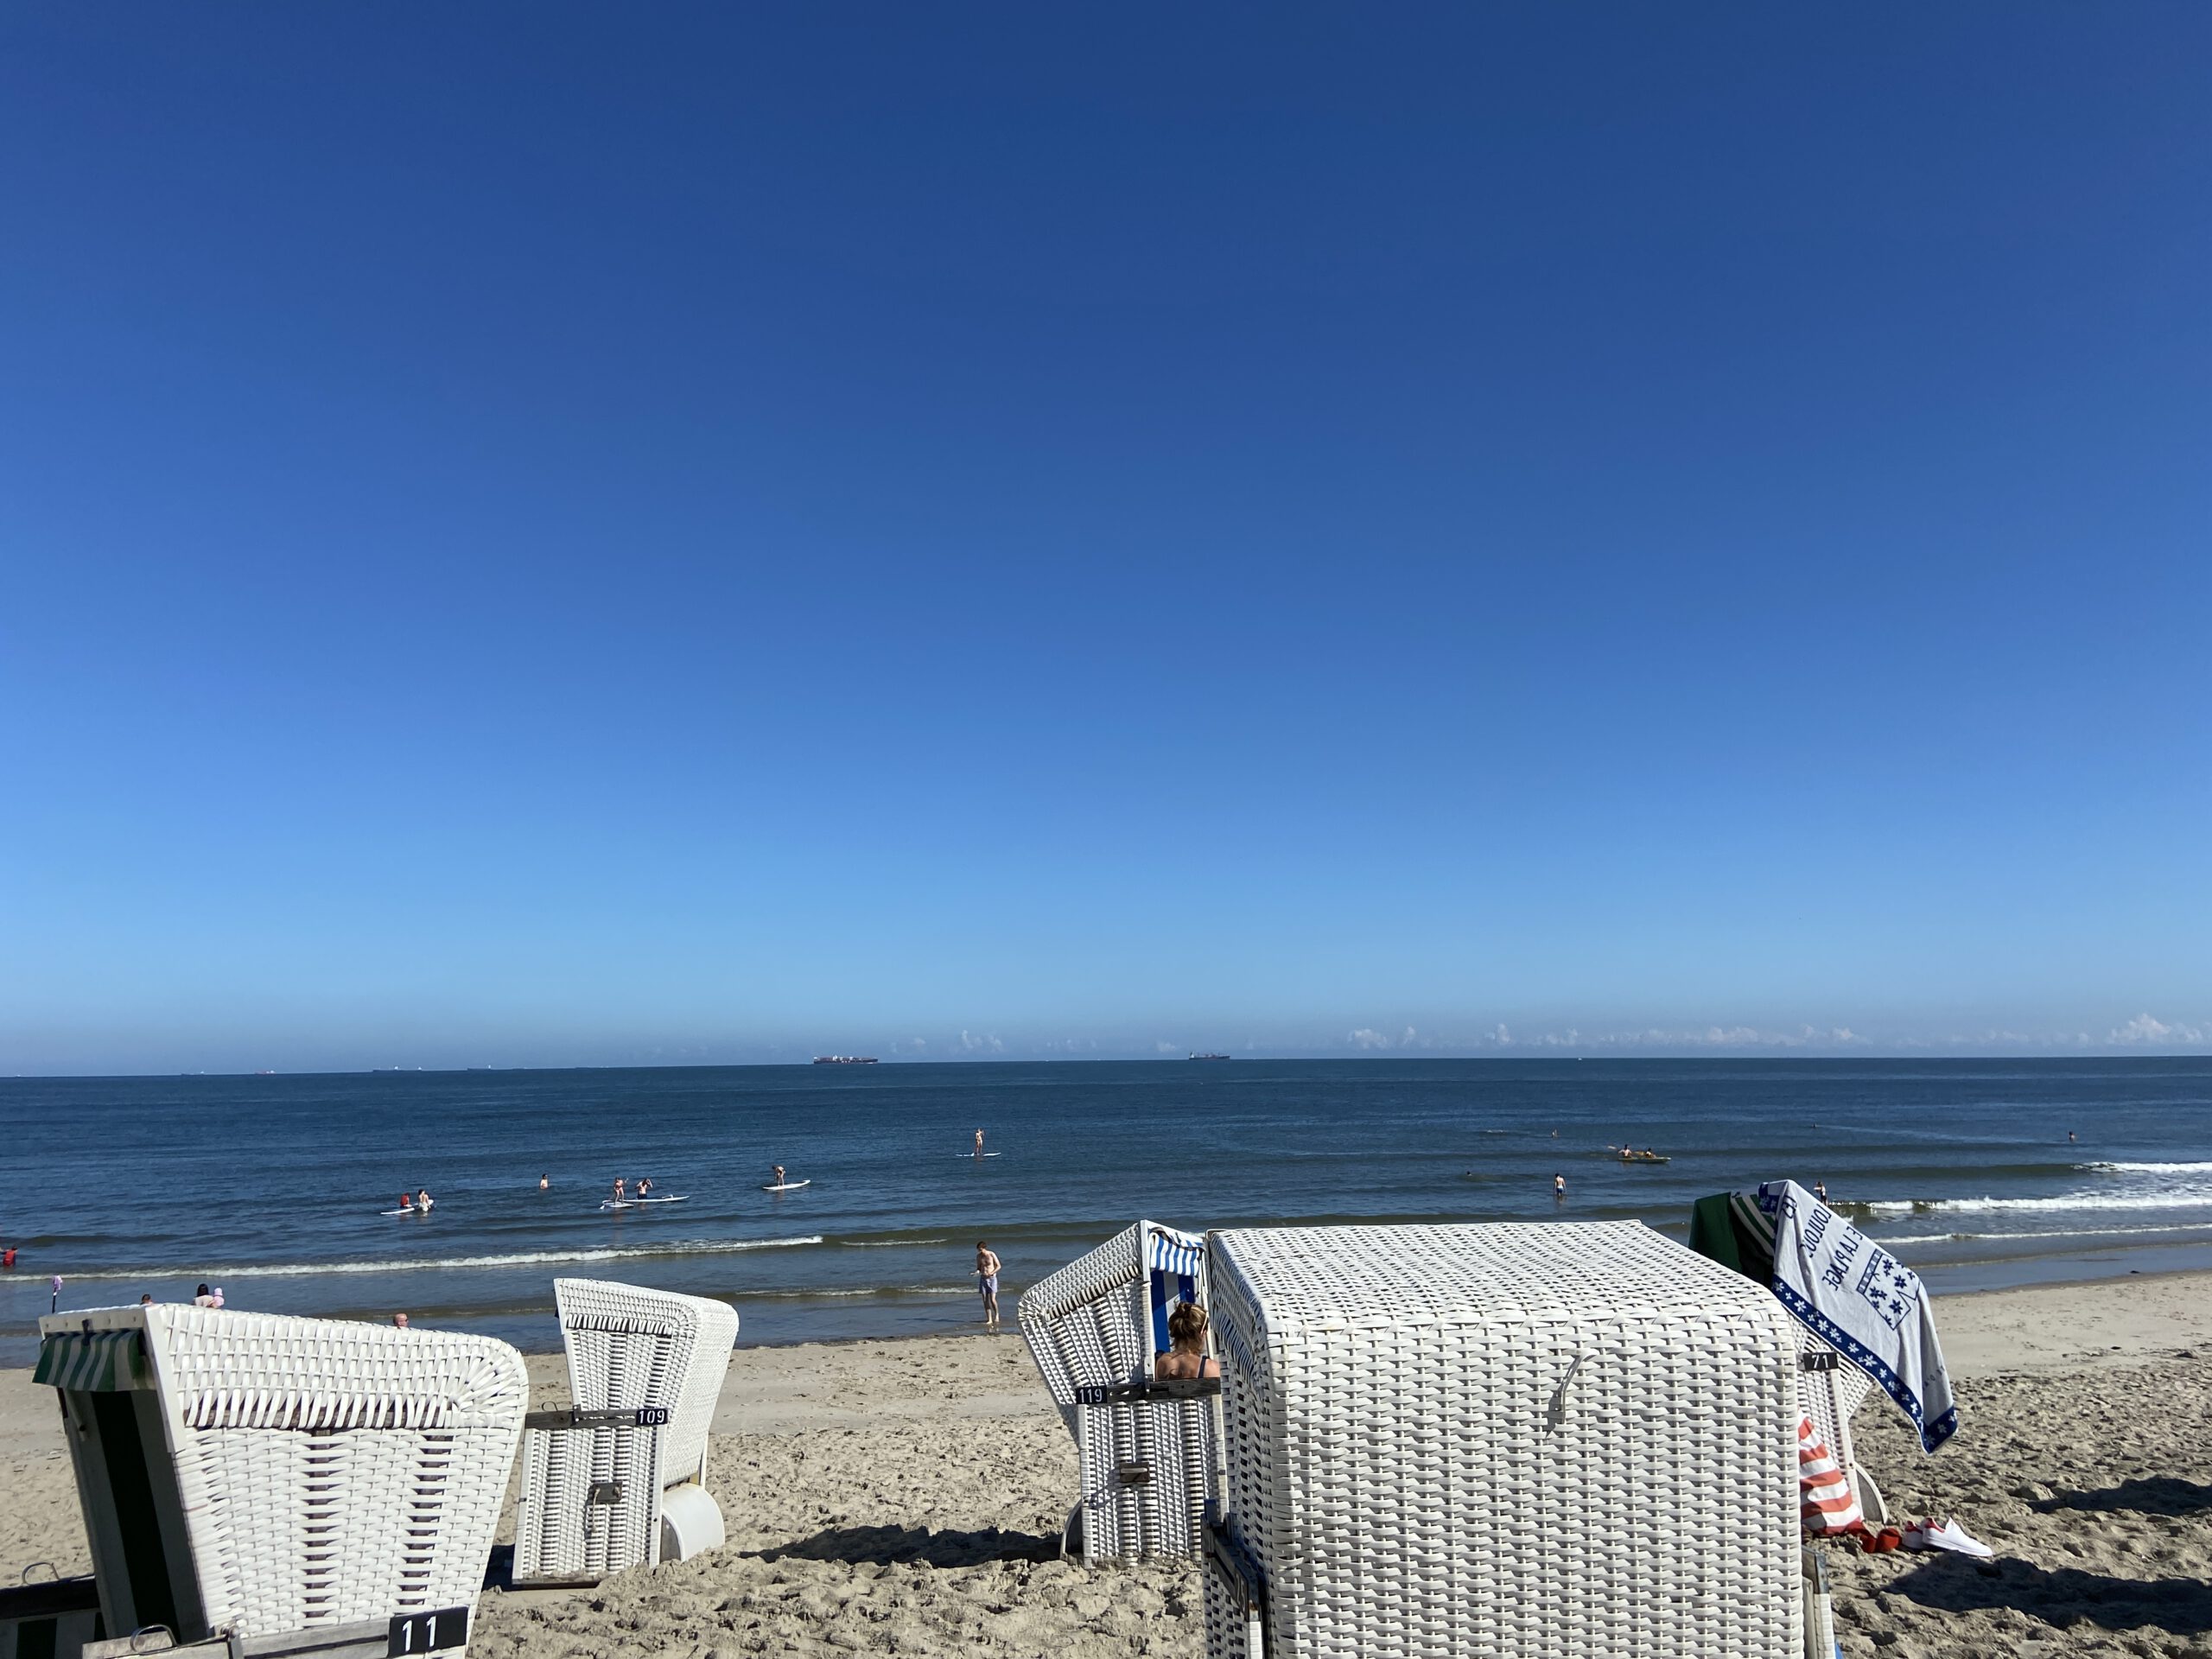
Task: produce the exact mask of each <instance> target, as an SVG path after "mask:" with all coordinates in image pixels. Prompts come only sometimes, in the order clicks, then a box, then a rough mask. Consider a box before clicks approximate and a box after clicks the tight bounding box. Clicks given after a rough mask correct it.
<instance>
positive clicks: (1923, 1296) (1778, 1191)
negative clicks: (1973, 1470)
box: [1756, 1181, 1959, 1452]
mask: <svg viewBox="0 0 2212 1659" xmlns="http://www.w3.org/2000/svg"><path fill="white" fill-rule="evenodd" d="M1756 1202H1757V1204H1758V1210H1759V1213H1760V1214H1761V1215H1762V1216H1764V1217H1767V1218H1768V1219H1770V1220H1771V1221H1772V1223H1773V1224H1774V1281H1773V1290H1774V1294H1776V1295H1777V1296H1778V1297H1780V1298H1781V1299H1782V1305H1783V1306H1784V1307H1786V1308H1788V1309H1789V1311H1790V1312H1791V1313H1794V1314H1796V1316H1797V1319H1798V1321H1799V1323H1801V1324H1802V1325H1804V1326H1805V1327H1806V1328H1807V1329H1808V1330H1809V1331H1811V1332H1813V1334H1814V1335H1815V1336H1817V1337H1819V1338H1821V1340H1822V1341H1823V1342H1826V1343H1827V1344H1828V1345H1829V1346H1831V1347H1833V1348H1837V1349H1840V1350H1841V1351H1842V1352H1843V1356H1844V1357H1845V1358H1847V1359H1848V1360H1850V1361H1851V1363H1853V1364H1854V1365H1856V1366H1858V1367H1859V1369H1860V1370H1863V1371H1865V1372H1866V1374H1867V1375H1868V1376H1871V1377H1872V1378H1873V1379H1874V1381H1875V1383H1877V1384H1878V1385H1879V1386H1880V1388H1881V1390H1882V1392H1883V1393H1885V1394H1886V1395H1889V1396H1890V1398H1891V1399H1892V1400H1894V1401H1896V1402H1897V1408H1898V1409H1899V1410H1901V1411H1903V1412H1904V1414H1905V1415H1906V1416H1908V1417H1910V1418H1911V1419H1912V1426H1913V1427H1914V1428H1915V1429H1916V1430H1918V1431H1919V1434H1920V1444H1921V1447H1922V1449H1923V1450H1924V1451H1929V1452H1933V1451H1934V1450H1935V1449H1936V1447H1937V1446H1941V1445H1942V1444H1943V1442H1944V1441H1946V1440H1949V1439H1950V1438H1951V1436H1952V1435H1953V1434H1955V1433H1957V1432H1958V1427H1959V1408H1958V1406H1957V1404H1956V1403H1955V1402H1954V1400H1953V1398H1952V1395H1951V1379H1950V1376H1949V1374H1948V1372H1946V1371H1945V1370H1944V1369H1943V1349H1942V1344H1940V1343H1938V1342H1937V1341H1936V1322H1935V1320H1934V1319H1931V1318H1930V1317H1929V1312H1928V1295H1927V1293H1926V1291H1925V1290H1923V1288H1922V1287H1921V1283H1920V1275H1919V1274H1916V1273H1915V1272H1913V1270H1912V1269H1911V1268H1908V1267H1906V1266H1905V1265H1904V1263H1902V1262H1899V1261H1898V1260H1897V1258H1896V1257H1895V1256H1893V1255H1891V1254H1890V1253H1889V1252H1888V1251H1887V1250H1885V1249H1882V1247H1881V1246H1880V1245H1878V1244H1877V1243H1874V1242H1873V1241H1872V1239H1870V1238H1868V1237H1867V1236H1866V1234H1864V1233H1862V1232H1860V1231H1859V1230H1858V1229H1857V1228H1856V1227H1853V1225H1852V1224H1850V1223H1849V1222H1847V1221H1846V1220H1844V1218H1843V1217H1840V1216H1839V1215H1837V1214H1836V1212H1835V1211H1833V1210H1831V1209H1829V1208H1828V1207H1827V1205H1824V1204H1822V1203H1821V1201H1820V1200H1819V1199H1818V1198H1815V1197H1814V1196H1813V1195H1812V1194H1811V1193H1809V1192H1807V1191H1806V1190H1805V1189H1804V1188H1803V1187H1802V1186H1800V1185H1797V1183H1796V1182H1795V1181H1768V1182H1766V1183H1764V1185H1761V1186H1760V1188H1759V1190H1758V1194H1757V1198H1756Z"/></svg>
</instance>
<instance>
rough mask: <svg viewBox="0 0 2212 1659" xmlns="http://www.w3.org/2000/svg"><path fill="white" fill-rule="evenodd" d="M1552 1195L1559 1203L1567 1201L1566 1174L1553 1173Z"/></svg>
mask: <svg viewBox="0 0 2212 1659" xmlns="http://www.w3.org/2000/svg"><path fill="white" fill-rule="evenodd" d="M1552 1197H1553V1198H1554V1199H1556V1200H1557V1201H1558V1202H1560V1203H1561V1204H1564V1203H1566V1202H1567V1177H1566V1176H1564V1175H1554V1176H1553V1177H1552Z"/></svg>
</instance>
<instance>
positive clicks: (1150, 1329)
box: [1019, 1221, 1221, 1563]
mask: <svg viewBox="0 0 2212 1659" xmlns="http://www.w3.org/2000/svg"><path fill="white" fill-rule="evenodd" d="M1205 1262H1206V1254H1205V1240H1203V1239H1201V1238H1198V1237H1197V1236H1193V1235H1192V1234H1189V1233H1183V1232H1178V1231H1176V1230H1174V1229H1173V1228H1172V1227H1162V1226H1160V1225H1159V1224H1157V1223H1154V1222H1149V1221H1140V1222H1139V1223H1137V1224H1136V1225H1135V1226H1134V1227H1131V1228H1129V1229H1128V1230H1127V1231H1125V1232H1122V1233H1121V1234H1119V1235H1117V1236H1115V1237H1114V1238H1112V1239H1110V1240H1109V1241H1108V1242H1107V1243H1104V1244H1102V1245H1100V1246H1099V1247H1098V1248H1097V1249H1095V1250H1093V1251H1091V1252H1090V1254H1089V1255H1084V1256H1080V1257H1078V1258H1077V1260H1075V1261H1073V1262H1070V1263H1069V1264H1068V1265H1067V1266H1066V1267H1065V1268H1061V1269H1060V1270H1059V1271H1058V1273H1055V1274H1052V1276H1051V1277H1050V1278H1048V1279H1045V1280H1043V1281H1039V1283H1037V1284H1035V1285H1033V1286H1031V1287H1030V1288H1029V1289H1028V1290H1027V1292H1025V1293H1024V1294H1023V1295H1022V1298H1021V1306H1020V1314H1019V1317H1020V1324H1021V1334H1022V1336H1023V1338H1025V1339H1026V1340H1027V1342H1028V1344H1029V1351H1030V1354H1031V1356H1032V1357H1033V1358H1035V1360H1036V1362H1037V1369H1038V1370H1039V1373H1040V1374H1042V1376H1044V1379H1045V1386H1046V1389H1048V1390H1050V1391H1051V1394H1052V1402H1053V1404H1054V1405H1056V1406H1058V1408H1059V1411H1060V1416H1061V1418H1062V1420H1063V1421H1065V1422H1066V1424H1067V1426H1068V1432H1069V1433H1071V1434H1073V1435H1074V1436H1075V1440H1076V1448H1077V1457H1078V1461H1079V1464H1080V1466H1081V1471H1082V1474H1081V1478H1082V1491H1081V1493H1080V1495H1079V1497H1078V1499H1077V1503H1076V1505H1075V1508H1074V1510H1072V1511H1071V1514H1070V1515H1069V1517H1068V1528H1067V1535H1066V1543H1067V1547H1068V1548H1069V1550H1070V1552H1071V1553H1073V1554H1080V1555H1081V1556H1082V1558H1083V1559H1084V1560H1085V1561H1086V1562H1090V1563H1096V1562H1102V1561H1112V1560H1139V1559H1142V1558H1145V1557H1147V1556H1170V1557H1187V1556H1191V1555H1194V1554H1197V1553H1198V1550H1199V1548H1201V1545H1202V1542H1203V1540H1204V1522H1205V1506H1206V1500H1207V1498H1208V1497H1210V1496H1211V1492H1212V1482H1213V1472H1214V1445H1215V1436H1214V1411H1213V1405H1214V1402H1213V1400H1212V1399H1211V1398H1210V1397H1206V1396H1209V1395H1217V1394H1218V1392H1219V1390H1220V1387H1221V1383H1220V1368H1219V1367H1218V1366H1217V1365H1216V1364H1214V1363H1213V1362H1212V1361H1211V1358H1209V1357H1207V1356H1206V1354H1205V1340H1206V1323H1205V1294H1206V1292H1205V1286H1206V1266H1205Z"/></svg>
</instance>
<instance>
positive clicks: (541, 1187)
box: [537, 1175, 553, 1192]
mask: <svg viewBox="0 0 2212 1659" xmlns="http://www.w3.org/2000/svg"><path fill="white" fill-rule="evenodd" d="M550 1185H553V1178H552V1177H551V1176H550V1175H541V1176H539V1177H538V1178H537V1190H538V1191H539V1192H544V1191H545V1189H546V1188H548V1187H549V1186H550Z"/></svg>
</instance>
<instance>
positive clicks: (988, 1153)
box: [952, 1152, 999, 1158]
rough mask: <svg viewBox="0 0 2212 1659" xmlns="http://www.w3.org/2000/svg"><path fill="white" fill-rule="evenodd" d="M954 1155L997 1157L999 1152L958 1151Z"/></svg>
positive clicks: (960, 1156) (958, 1156)
mask: <svg viewBox="0 0 2212 1659" xmlns="http://www.w3.org/2000/svg"><path fill="white" fill-rule="evenodd" d="M952 1155H953V1156H954V1157H956V1158H995V1157H997V1156H998V1155H999V1154H997V1153H995V1152H956V1153H955V1154H952Z"/></svg>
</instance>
